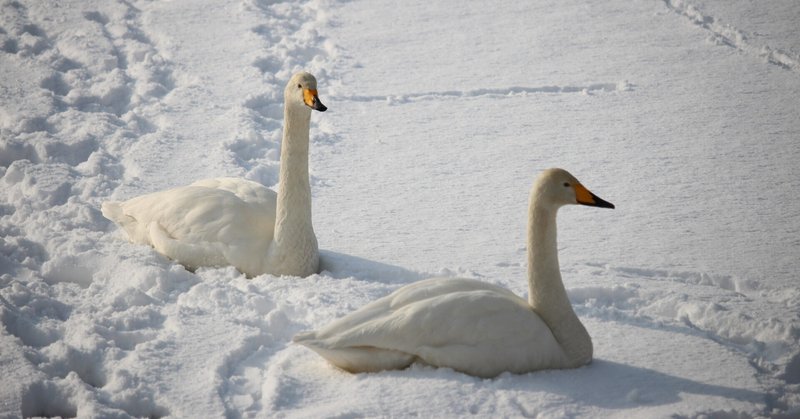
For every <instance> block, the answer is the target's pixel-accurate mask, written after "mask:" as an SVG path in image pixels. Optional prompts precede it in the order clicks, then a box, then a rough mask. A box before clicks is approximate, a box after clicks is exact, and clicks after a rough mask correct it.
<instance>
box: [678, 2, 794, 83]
mask: <svg viewBox="0 0 800 419" xmlns="http://www.w3.org/2000/svg"><path fill="white" fill-rule="evenodd" d="M664 4H665V5H666V6H667V8H668V9H669V10H671V11H673V12H675V13H677V14H678V15H681V16H683V17H685V18H686V19H688V20H689V21H690V22H691V23H693V24H695V25H697V26H699V27H701V28H703V29H705V30H706V31H708V32H710V33H711V39H712V40H713V41H714V42H716V43H717V44H719V45H725V46H728V47H731V48H734V49H737V50H739V51H741V52H743V53H744V54H746V55H750V56H754V57H758V58H760V59H762V60H764V61H765V62H767V63H769V64H772V65H776V66H778V67H781V68H784V69H786V70H789V71H793V72H795V73H800V56H798V55H797V54H792V53H790V52H787V51H783V50H781V49H778V48H772V47H770V46H769V45H756V43H754V42H752V41H751V36H750V35H749V34H747V33H746V32H744V31H742V30H739V29H738V28H736V27H734V26H732V25H729V24H726V23H723V22H722V21H720V20H719V19H716V18H714V17H713V16H710V15H707V14H705V13H703V12H702V11H700V10H698V9H697V7H695V6H694V5H692V4H691V3H689V2H687V1H684V0H664Z"/></svg>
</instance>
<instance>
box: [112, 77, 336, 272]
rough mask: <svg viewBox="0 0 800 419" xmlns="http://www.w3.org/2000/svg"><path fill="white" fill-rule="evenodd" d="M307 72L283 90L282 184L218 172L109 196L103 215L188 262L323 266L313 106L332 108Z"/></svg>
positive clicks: (282, 268) (266, 267)
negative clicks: (314, 183) (315, 213)
mask: <svg viewBox="0 0 800 419" xmlns="http://www.w3.org/2000/svg"><path fill="white" fill-rule="evenodd" d="M316 89H317V83H316V80H315V79H314V76H312V75H311V74H308V73H304V72H303V73H298V74H295V75H294V76H293V77H292V78H291V80H290V81H289V83H288V84H287V86H286V89H285V91H284V101H285V104H284V132H283V141H282V145H281V168H280V180H279V182H278V185H279V186H278V189H279V191H278V192H277V193H276V192H275V191H273V190H271V189H268V188H266V187H264V186H263V185H261V184H259V183H256V182H253V181H250V180H246V179H241V178H213V179H204V180H200V181H197V182H194V183H192V184H191V185H189V186H184V187H178V188H174V189H169V190H165V191H160V192H155V193H151V194H147V195H143V196H140V197H136V198H133V199H130V200H128V201H125V202H104V203H103V205H102V211H103V215H104V216H105V217H106V218H108V219H110V220H112V221H114V222H115V223H117V224H118V225H119V226H120V227H122V229H123V230H125V232H126V233H127V235H128V238H129V239H130V240H131V241H132V242H134V243H138V244H146V245H150V246H152V247H153V248H155V250H156V251H158V252H159V253H161V254H163V255H165V256H167V257H169V258H171V259H174V260H176V261H178V262H180V263H182V264H184V265H186V266H187V267H189V268H190V269H191V268H197V267H200V266H226V265H232V266H234V267H236V268H237V269H238V270H240V271H241V272H243V273H245V274H246V275H247V276H249V277H253V276H258V275H261V274H265V273H268V274H273V275H296V276H308V275H311V274H313V273H315V272H317V270H318V268H319V250H318V246H317V239H316V236H315V234H314V228H313V225H312V223H311V188H310V185H309V177H308V141H309V125H310V119H311V110H312V109H316V110H319V111H325V110H326V109H327V108H326V107H325V106H324V105H323V104H322V103H321V102H320V101H319V97H318V96H317V90H316Z"/></svg>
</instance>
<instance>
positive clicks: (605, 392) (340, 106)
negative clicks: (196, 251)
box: [0, 0, 800, 418]
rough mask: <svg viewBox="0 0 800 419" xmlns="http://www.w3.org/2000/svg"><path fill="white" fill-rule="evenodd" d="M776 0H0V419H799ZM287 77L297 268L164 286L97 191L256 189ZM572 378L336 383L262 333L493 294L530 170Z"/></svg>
mask: <svg viewBox="0 0 800 419" xmlns="http://www.w3.org/2000/svg"><path fill="white" fill-rule="evenodd" d="M798 14H800V5H798V3H797V2H795V1H792V0H777V1H772V2H769V3H763V2H748V1H739V0H737V1H720V0H686V1H684V0H664V1H658V0H636V1H622V0H610V1H606V2H588V3H587V2H581V1H572V0H568V1H562V2H545V1H537V2H518V1H506V0H501V1H497V2H493V3H492V5H491V6H488V5H486V4H483V3H480V2H467V3H464V2H455V1H449V0H448V1H441V2H434V3H433V4H431V2H423V1H416V0H411V1H407V2H400V3H398V2H394V1H389V0H374V1H369V2H366V1H363V0H352V1H347V2H343V1H328V0H310V1H304V2H271V1H265V0H231V1H228V2H222V1H218V0H203V1H189V0H173V1H145V0H134V1H101V0H86V1H80V2H78V1H51V0H30V1H8V0H3V1H2V3H0V70H1V71H0V320H1V321H0V324H2V327H0V417H6V416H8V417H19V416H24V417H29V416H49V417H53V416H69V417H73V416H78V417H120V418H121V417H130V416H135V417H142V416H147V417H166V416H172V417H197V416H203V417H218V416H225V417H231V418H239V417H315V416H321V417H362V416H368V417H373V416H412V415H419V416H437V417H442V416H450V417H455V416H466V415H477V416H481V417H489V416H492V417H519V416H536V417H564V416H581V417H666V416H673V415H675V416H678V417H702V416H707V417H731V418H740V417H758V416H774V417H793V416H797V415H800V344H798V338H799V337H800V332H798V330H800V319H799V318H798V315H799V313H798V309H797V308H798V306H800V291H798V288H797V285H796V283H797V279H798V278H797V273H798V272H799V271H800V239H799V237H800V206H799V205H797V204H795V200H796V197H795V193H796V191H797V190H800V166H798V165H797V164H796V162H797V161H798V160H800V147H798V146H797V139H798V138H800V106H798V103H797V98H798V97H800V32H798V26H797V16H798ZM300 69H306V70H308V71H310V72H312V73H313V74H315V75H316V77H317V79H318V80H319V91H320V98H321V100H322V101H323V103H325V104H326V105H327V106H328V107H329V110H328V112H326V113H324V114H321V113H315V114H314V115H313V116H312V144H311V175H312V191H313V195H314V201H313V202H314V204H313V205H314V226H315V231H316V232H317V235H318V238H319V242H320V248H321V249H322V265H323V271H322V272H321V273H320V274H319V275H313V276H311V277H309V278H293V277H270V276H266V275H264V276H260V277H256V278H253V279H251V280H248V279H246V278H245V277H244V276H243V275H242V274H240V273H239V272H237V271H236V270H234V269H232V268H229V267H220V268H213V269H212V268H205V269H199V270H198V271H196V272H194V273H192V272H188V271H186V270H185V269H184V268H183V267H181V266H180V265H178V264H175V263H173V262H171V261H169V260H167V259H165V258H163V257H161V256H160V255H158V254H156V253H155V252H154V251H152V250H151V249H149V248H147V247H144V246H137V245H133V244H131V243H128V242H127V241H126V240H125V238H124V235H123V233H122V232H121V231H120V230H119V229H118V228H117V227H116V226H115V225H113V224H112V223H110V222H109V221H108V220H106V219H104V218H103V217H102V215H101V214H100V210H99V207H100V204H101V203H102V202H103V201H105V200H109V199H113V200H120V199H128V198H131V197H133V196H137V195H140V194H143V193H147V192H153V191H157V190H161V189H165V188H168V187H173V186H179V185H185V184H188V183H191V182H193V181H195V180H198V179H202V178H206V177H214V176H243V177H246V178H248V179H252V180H256V181H259V182H261V183H263V184H265V185H267V186H274V185H275V184H276V183H277V173H278V156H279V153H280V135H281V124H282V121H281V119H282V108H281V106H282V103H281V101H282V97H281V92H282V89H283V85H284V83H285V81H286V80H288V78H289V76H290V75H291V74H292V73H293V72H294V71H297V70H300ZM554 166H557V167H563V168H566V169H568V170H569V171H570V172H572V173H573V174H575V175H576V176H577V177H578V178H579V179H581V180H582V181H583V183H584V184H585V185H586V186H587V187H588V188H589V189H591V190H592V191H593V192H595V193H596V194H597V195H599V196H600V197H602V198H604V199H607V200H608V201H610V202H613V203H614V204H615V205H616V206H617V209H616V210H613V211H605V210H604V211H601V210H595V209H591V208H568V209H564V210H562V211H561V214H560V216H559V233H560V237H559V246H560V262H561V268H562V272H563V276H564V279H565V282H566V287H567V289H568V292H569V295H570V298H571V300H572V302H573V307H574V308H575V310H576V312H577V313H578V315H579V317H580V318H581V319H582V320H583V322H584V324H585V325H586V327H587V329H588V330H589V333H590V334H591V336H592V339H593V342H594V345H595V361H594V362H593V363H592V364H590V365H589V366H586V367H583V368H579V369H576V370H569V371H542V372H536V373H531V374H525V375H512V374H504V375H501V376H500V377H498V378H496V379H492V380H482V379H477V378H474V377H470V376H466V375H463V374H460V373H456V372H454V371H451V370H447V369H433V368H430V367H425V366H419V365H415V366H413V367H411V368H410V369H408V370H404V371H391V372H381V373H375V374H358V375H351V374H348V373H345V372H342V371H339V370H336V369H335V368H333V367H331V366H329V365H328V364H326V363H325V361H324V360H323V359H322V358H320V357H318V356H316V355H315V354H314V353H313V352H311V351H309V350H307V349H305V348H303V347H300V346H297V345H292V344H290V343H289V342H290V340H291V337H292V336H293V335H294V334H295V333H297V332H299V331H302V330H308V329H314V328H319V327H320V326H322V325H324V324H327V323H328V322H330V321H331V320H332V319H335V318H337V317H340V316H342V315H344V314H346V313H348V312H350V311H352V310H354V309H356V308H358V307H360V306H362V305H363V304H366V303H367V302H369V301H372V300H374V299H376V298H379V297H381V296H384V295H386V294H387V293H389V292H391V291H392V290H394V289H396V288H398V287H400V286H402V285H404V284H407V283H411V282H413V281H416V280H419V279H423V278H426V277H428V276H432V275H450V276H464V277H470V278H477V279H480V280H485V281H488V282H492V283H496V284H499V285H502V286H506V287H508V288H510V289H512V290H513V291H514V292H516V293H518V294H520V295H525V293H526V292H527V290H526V284H525V280H524V278H525V271H526V267H525V258H524V254H525V249H524V246H525V225H524V224H525V219H526V212H525V211H526V205H527V193H528V189H529V188H530V185H531V183H532V181H533V179H534V177H535V176H536V175H537V174H538V173H539V172H540V171H541V170H543V169H545V168H547V167H554Z"/></svg>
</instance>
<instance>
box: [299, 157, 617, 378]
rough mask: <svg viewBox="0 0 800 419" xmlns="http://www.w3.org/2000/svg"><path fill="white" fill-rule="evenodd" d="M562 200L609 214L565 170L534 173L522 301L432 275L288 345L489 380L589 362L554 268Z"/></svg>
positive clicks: (357, 366)
mask: <svg viewBox="0 0 800 419" xmlns="http://www.w3.org/2000/svg"><path fill="white" fill-rule="evenodd" d="M566 204H583V205H590V206H599V207H608V208H613V205H612V204H610V203H608V202H606V201H604V200H602V199H600V198H598V197H597V196H596V195H594V194H592V193H591V192H589V191H588V190H587V189H586V188H585V187H583V186H582V185H581V184H580V183H579V182H578V181H577V179H575V178H574V177H573V176H572V175H570V174H569V173H568V172H566V171H564V170H562V169H549V170H547V171H545V172H544V173H542V175H540V176H539V178H538V179H537V181H536V183H535V184H534V186H533V189H532V190H531V198H530V209H529V220H528V262H529V264H528V286H529V296H528V300H527V301H526V300H524V299H522V298H520V297H518V296H517V295H515V294H514V293H512V292H511V291H509V290H507V289H505V288H502V287H498V286H496V285H491V284H487V283H484V282H481V281H476V280H471V279H463V278H431V279H427V280H423V281H420V282H417V283H413V284H410V285H406V286H404V287H401V288H400V289H398V290H396V291H394V292H393V293H391V294H389V295H387V296H385V297H383V298H380V299H378V300H376V301H374V302H372V303H370V304H368V305H366V306H364V307H362V308H361V309H359V310H357V311H355V312H353V313H351V314H348V315H346V316H344V317H342V318H340V319H338V320H336V321H334V322H332V323H330V324H329V325H327V326H325V327H323V328H322V329H320V330H318V331H311V332H304V333H300V334H298V335H296V336H295V337H294V341H295V342H296V343H299V344H302V345H305V346H307V347H309V348H311V349H312V350H314V351H315V352H317V353H318V354H320V355H321V356H322V357H324V358H326V359H327V360H328V361H329V362H331V363H332V364H334V365H336V366H337V367H339V368H342V369H344V370H346V371H350V372H369V371H381V370H386V369H400V368H405V367H407V366H409V365H410V364H411V363H413V362H422V363H426V364H429V365H433V366H437V367H448V368H452V369H454V370H457V371H461V372H464V373H467V374H470V375H475V376H478V377H494V376H497V375H499V374H501V373H503V372H512V373H526V372H530V371H536V370H541V369H552V368H574V367H578V366H581V365H585V364H587V363H588V362H590V361H591V359H592V342H591V338H590V337H589V334H588V333H587V332H586V329H585V328H584V327H583V324H581V322H580V320H579V319H578V317H577V316H576V315H575V312H574V311H573V310H572V306H571V304H570V302H569V300H568V299H567V294H566V290H565V289H564V285H563V282H562V280H561V275H560V272H559V267H558V254H557V247H556V225H555V216H556V211H557V210H558V208H559V207H560V206H562V205H566Z"/></svg>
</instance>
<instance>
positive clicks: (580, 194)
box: [573, 183, 614, 208]
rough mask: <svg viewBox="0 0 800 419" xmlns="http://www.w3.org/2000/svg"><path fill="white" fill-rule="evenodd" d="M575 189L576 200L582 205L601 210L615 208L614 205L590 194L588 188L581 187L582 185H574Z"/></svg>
mask: <svg viewBox="0 0 800 419" xmlns="http://www.w3.org/2000/svg"><path fill="white" fill-rule="evenodd" d="M573 188H575V198H576V199H577V200H578V203H579V204H581V205H588V206H590V207H600V208H614V204H612V203H610V202H608V201H606V200H604V199H602V198H600V197H598V196H597V195H595V194H593V193H591V192H589V190H588V189H586V187H585V186H583V185H581V184H580V183H578V184H575V185H573Z"/></svg>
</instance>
